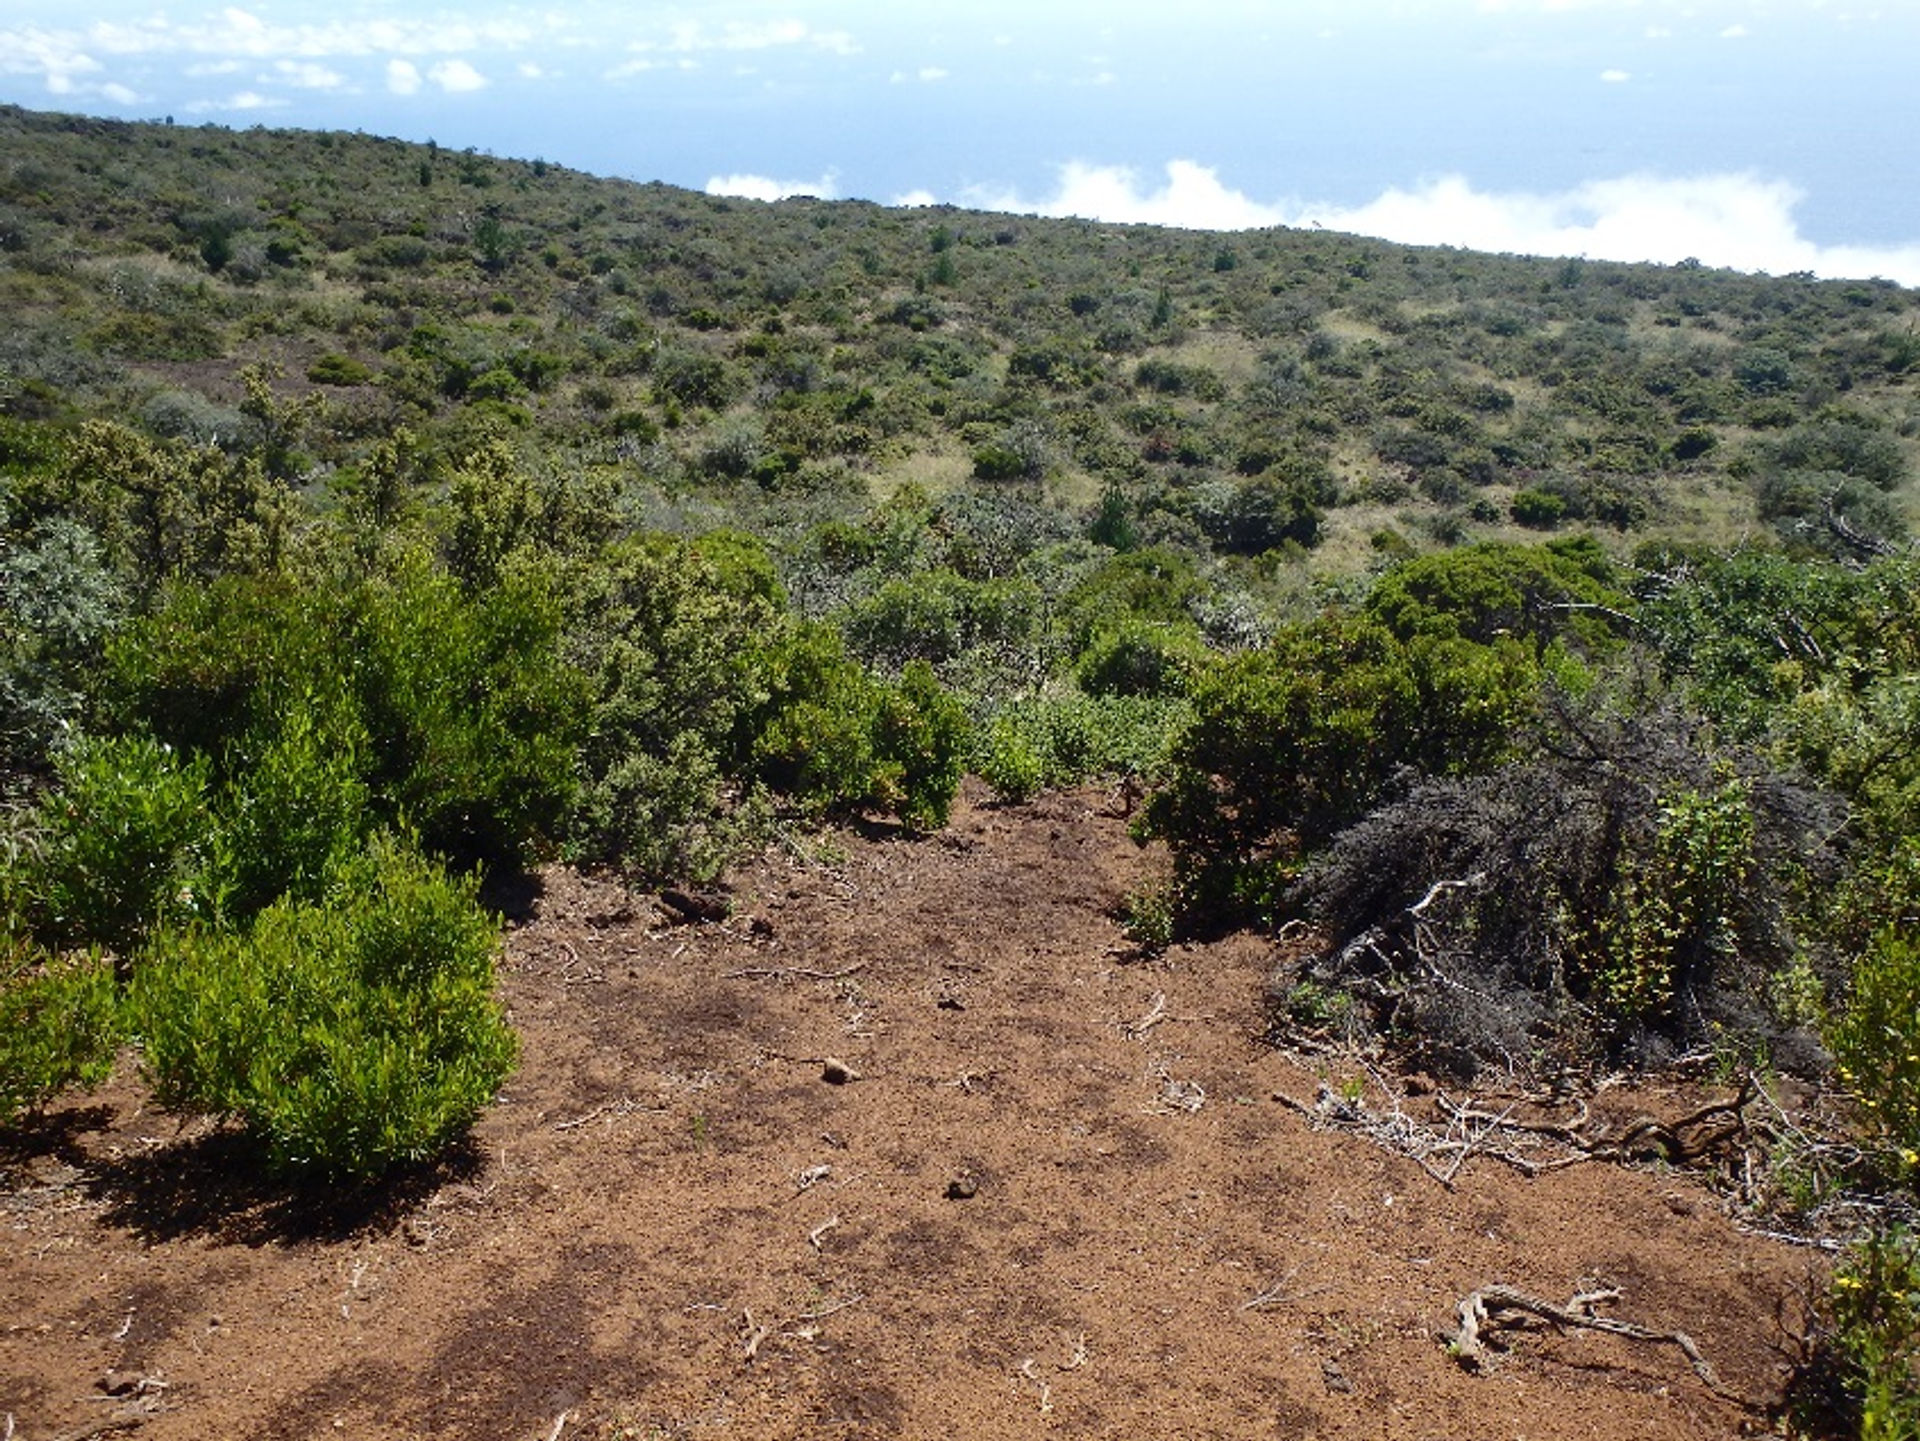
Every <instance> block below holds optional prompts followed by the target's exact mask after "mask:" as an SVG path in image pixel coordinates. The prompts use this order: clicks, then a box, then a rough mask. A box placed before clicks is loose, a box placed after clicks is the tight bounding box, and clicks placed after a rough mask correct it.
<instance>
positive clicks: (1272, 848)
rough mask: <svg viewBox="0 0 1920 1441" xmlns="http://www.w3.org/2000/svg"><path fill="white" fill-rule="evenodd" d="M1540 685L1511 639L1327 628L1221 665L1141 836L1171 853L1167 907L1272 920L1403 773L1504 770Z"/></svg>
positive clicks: (1201, 691)
mask: <svg viewBox="0 0 1920 1441" xmlns="http://www.w3.org/2000/svg"><path fill="white" fill-rule="evenodd" d="M1540 676H1541V671H1540V668H1539V665H1538V662H1537V661H1536V660H1535V659H1534V657H1533V656H1532V654H1531V652H1530V650H1529V648H1528V647H1526V646H1525V645H1523V644H1522V643H1520V642H1519V641H1517V640H1514V639H1513V638H1511V637H1502V638H1499V639H1497V640H1496V641H1494V642H1493V643H1492V644H1488V645H1480V644H1477V643H1475V642H1472V641H1468V640H1462V639H1459V638H1457V637H1445V638H1442V637H1436V636H1431V635H1425V636H1422V635H1416V636H1414V637H1413V638H1412V639H1411V640H1406V641H1402V640H1400V639H1398V638H1397V637H1396V636H1395V635H1394V634H1393V633H1392V632H1390V631H1389V630H1387V629H1386V628H1384V627H1383V626H1381V625H1379V624H1377V623H1376V622H1374V621H1372V620H1369V619H1365V618H1361V617H1352V616H1331V617H1327V618H1323V619H1321V620H1319V621H1316V622H1314V623H1312V624H1309V625H1301V626H1295V627H1292V628H1290V629H1288V630H1286V631H1283V632H1281V634H1280V635H1279V636H1278V637H1276V639H1275V642H1274V643H1273V644H1272V645H1271V646H1269V647H1268V648H1267V649H1265V650H1262V651H1256V652H1251V653H1248V654H1245V655H1238V656H1232V657H1229V658H1228V659H1227V660H1225V661H1224V662H1222V663H1221V664H1219V665H1217V666H1215V667H1214V668H1213V669H1211V670H1209V671H1208V672H1207V673H1206V674H1205V675H1203V676H1202V677H1201V678H1200V679H1199V680H1198V681H1197V682H1196V683H1195V685H1194V687H1193V693H1192V695H1193V706H1194V720H1193V723H1192V724H1191V725H1190V726H1188V727H1187V729H1186V731H1185V732H1184V733H1183V734H1182V735H1181V737H1180V739H1179V740H1178V742H1176V744H1175V746H1174V748H1173V755H1172V762H1171V766H1170V772H1171V773H1170V776H1169V779H1168V781H1167V784H1166V785H1165V786H1164V787H1163V788H1162V789H1161V790H1159V791H1157V792H1156V793H1155V794H1154V795H1153V796H1152V797H1151V798H1150V799H1149V801H1148V806H1147V811H1146V814H1145V816H1144V826H1145V829H1146V832H1147V833H1148V834H1150V835H1152V836H1157V837H1161V838H1164V839H1165V840H1166V841H1167V842H1168V844H1169V846H1170V847H1171V848H1172V850H1173V854H1174V865H1175V875H1176V883H1177V885H1178V886H1179V890H1180V899H1181V904H1182V906H1183V908H1184V909H1188V910H1189V911H1192V912H1200V913H1207V914H1208V916H1209V918H1210V919H1211V920H1214V921H1220V922H1226V921H1231V920H1236V919H1240V918H1243V917H1244V916H1246V915H1247V914H1249V913H1253V914H1262V913H1270V912H1271V911H1272V910H1273V908H1274V906H1275V905H1276V904H1277V902H1278V899H1279V895H1280V890H1281V888H1282V887H1283V886H1284V885H1285V883H1286V880H1287V878H1288V877H1289V876H1290V875H1291V873H1292V872H1293V871H1294V869H1296V868H1297V866H1298V864H1299V862H1300V860H1301V859H1302V858H1303V857H1304V856H1305V855H1306V854H1307V853H1309V852H1311V851H1313V850H1315V849H1317V848H1318V847H1320V846H1322V845H1324V844H1325V843H1326V842H1327V840H1329V839H1330V838H1331V837H1332V836H1334V835H1335V834H1337V833H1338V832H1339V831H1340V830H1341V829H1343V828H1344V827H1345V826H1347V825H1349V824H1350V823H1352V822H1353V821H1355V820H1358V819H1359V818H1360V816H1362V815H1364V814H1365V813H1366V811H1367V810H1368V809H1370V808H1371V806H1372V805H1373V804H1374V803H1375V801H1376V799H1377V798H1378V796H1379V794H1380V792H1381V789H1382V787H1384V786H1385V785H1386V783H1387V782H1388V781H1389V779H1391V778H1392V777H1394V776H1395V775H1396V774H1398V773H1400V772H1401V771H1403V770H1410V771H1413V772H1418V773H1424V774H1428V775H1465V774H1471V773H1473V772H1476V771H1480V770H1484V769H1487V768H1488V767H1490V766H1492V765H1493V764H1494V763H1496V762H1497V761H1499V760H1500V759H1502V758H1503V757H1504V756H1505V755H1506V753H1507V750H1508V747H1509V743H1510V740H1511V738H1512V735H1513V733H1514V731H1515V728H1516V727H1517V726H1518V725H1519V724H1520V722H1521V721H1522V720H1523V719H1525V718H1526V717H1527V716H1528V715H1530V714H1531V713H1532V711H1533V708H1534V703H1535V696H1536V694H1537V690H1538V686H1539V681H1540Z"/></svg>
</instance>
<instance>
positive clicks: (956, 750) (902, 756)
mask: <svg viewBox="0 0 1920 1441" xmlns="http://www.w3.org/2000/svg"><path fill="white" fill-rule="evenodd" d="M968 739H969V735H968V726H967V713H966V709H965V707H963V706H962V705H961V704H960V702H959V700H958V699H957V698H955V697H954V696H952V695H950V694H948V692H946V691H945V690H943V689H941V686H940V682H939V681H937V680H936V679H934V675H933V667H932V666H930V665H928V664H927V663H926V662H925V661H912V662H909V663H908V665H907V668H906V670H905V671H903V672H902V673H901V676H900V683H899V684H898V685H895V686H888V687H885V688H884V689H883V690H882V691H881V693H880V696H879V700H878V704H877V705H876V706H875V712H874V718H873V750H874V755H875V757H876V758H877V760H878V761H879V763H880V774H879V777H878V779H877V782H876V784H875V786H874V794H875V798H876V799H879V800H880V801H882V803H883V804H885V805H886V806H887V808H888V809H889V810H891V811H893V812H894V813H895V814H896V815H898V816H899V817H900V819H902V820H903V821H905V822H906V823H907V824H908V825H909V826H912V827H914V828H915V829H916V830H938V829H939V828H940V827H941V826H944V825H945V824H946V823H947V815H948V813H949V812H950V811H951V809H952V807H953V796H954V792H955V791H957V790H958V789H959V788H960V776H961V772H962V771H963V770H964V769H965V767H966V754H967V742H968Z"/></svg>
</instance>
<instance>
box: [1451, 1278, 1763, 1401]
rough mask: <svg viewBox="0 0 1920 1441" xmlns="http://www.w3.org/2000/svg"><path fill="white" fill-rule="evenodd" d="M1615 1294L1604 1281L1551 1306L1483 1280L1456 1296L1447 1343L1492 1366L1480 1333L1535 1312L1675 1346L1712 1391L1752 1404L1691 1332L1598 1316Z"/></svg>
mask: <svg viewBox="0 0 1920 1441" xmlns="http://www.w3.org/2000/svg"><path fill="white" fill-rule="evenodd" d="M1619 1299H1620V1292H1619V1291H1618V1290H1617V1289H1615V1288H1614V1287H1610V1286H1609V1287H1603V1288H1601V1289H1598V1290H1593V1291H1583V1292H1580V1293H1578V1294H1576V1295H1575V1296H1574V1297H1573V1298H1572V1299H1571V1300H1570V1301H1568V1302H1567V1304H1566V1305H1564V1306H1556V1305H1554V1303H1553V1302H1551V1301H1543V1300H1541V1299H1540V1298H1539V1297H1538V1296H1530V1295H1528V1294H1527V1293H1526V1292H1525V1291H1521V1290H1518V1289H1516V1288H1515V1287H1512V1286H1483V1287H1481V1288H1480V1289H1479V1290H1477V1291H1473V1292H1469V1293H1468V1294H1467V1295H1466V1296H1465V1297H1463V1298H1462V1299H1461V1301H1460V1305H1459V1307H1458V1308H1457V1309H1458V1314H1459V1317H1460V1328H1459V1330H1457V1331H1455V1332H1454V1333H1453V1335H1451V1336H1450V1337H1448V1338H1447V1344H1448V1346H1449V1348H1450V1349H1451V1350H1452V1352H1453V1354H1454V1356H1455V1358H1456V1359H1457V1360H1458V1361H1459V1362H1460V1364H1461V1365H1463V1366H1466V1367H1467V1368H1469V1369H1470V1370H1475V1371H1483V1372H1484V1371H1487V1370H1490V1369H1491V1368H1492V1365H1493V1362H1492V1359H1491V1358H1490V1357H1489V1356H1488V1354H1487V1348H1486V1345H1485V1344H1484V1342H1483V1339H1482V1338H1483V1336H1484V1335H1487V1334H1490V1333H1491V1332H1494V1331H1501V1330H1506V1329H1508V1328H1510V1327H1513V1326H1517V1325H1518V1324H1520V1320H1521V1318H1522V1317H1523V1316H1537V1317H1538V1318H1539V1319H1541V1320H1543V1321H1546V1322H1549V1323H1550V1324H1552V1325H1555V1326H1559V1327H1562V1328H1571V1329H1576V1330H1587V1331H1604V1332H1606V1333H1607V1334H1609V1335H1613V1336H1624V1337H1626V1338H1627V1339H1628V1340H1630V1341H1652V1342H1656V1343H1659V1344H1663V1345H1669V1346H1676V1347H1678V1348H1679V1350H1680V1352H1681V1354H1682V1355H1684V1356H1685V1357H1686V1358H1687V1361H1688V1364H1690V1365H1691V1366H1692V1367H1693V1370H1694V1374H1695V1375H1696V1376H1698V1377H1699V1378H1700V1379H1701V1381H1703V1382H1704V1383H1705V1384H1706V1386H1707V1389H1708V1390H1710V1391H1712V1392H1713V1393H1714V1395H1716V1396H1719V1397H1721V1398H1722V1399H1724V1400H1728V1401H1732V1402H1734V1403H1736V1404H1737V1405H1740V1406H1742V1407H1745V1408H1747V1409H1749V1410H1754V1409H1758V1408H1756V1407H1755V1406H1754V1404H1753V1403H1752V1402H1751V1401H1749V1400H1747V1399H1746V1398H1745V1397H1744V1396H1741V1395H1739V1394H1738V1393H1737V1392H1734V1391H1731V1390H1729V1389H1728V1388H1727V1387H1726V1386H1725V1385H1724V1384H1723V1383H1722V1382H1721V1380H1720V1378H1719V1376H1718V1375H1716V1374H1715V1373H1714V1369H1713V1367H1712V1366H1711V1365H1710V1364H1708V1362H1707V1358H1706V1357H1705V1356H1703V1355H1701V1354H1700V1348H1699V1347H1698V1346H1697V1345H1695V1344H1694V1340H1693V1338H1692V1337H1691V1336H1689V1335H1688V1334H1687V1333H1686V1332H1685V1331H1656V1330H1654V1329H1653V1328H1652V1327H1649V1326H1642V1325H1639V1324H1637V1323H1636V1322H1633V1321H1620V1320H1616V1319H1615V1318H1614V1317H1612V1316H1602V1315H1600V1314H1599V1313H1598V1312H1596V1311H1595V1310H1594V1307H1595V1306H1597V1305H1599V1304H1600V1303H1601V1302H1603V1301H1617V1300H1619Z"/></svg>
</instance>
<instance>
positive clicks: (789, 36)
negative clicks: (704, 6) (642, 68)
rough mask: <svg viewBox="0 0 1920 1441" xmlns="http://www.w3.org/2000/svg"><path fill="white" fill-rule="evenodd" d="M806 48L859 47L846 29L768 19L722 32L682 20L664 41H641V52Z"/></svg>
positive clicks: (854, 50) (734, 24)
mask: <svg viewBox="0 0 1920 1441" xmlns="http://www.w3.org/2000/svg"><path fill="white" fill-rule="evenodd" d="M795 45H799V46H806V47H808V48H810V49H814V50H826V51H829V52H831V53H832V54H835V55H858V54H859V53H860V47H859V45H858V44H856V43H855V41H854V38H853V37H852V36H851V35H849V34H848V33H847V32H846V31H844V30H815V29H814V28H813V27H812V26H811V25H809V24H807V22H806V21H804V20H767V21H761V22H756V23H752V24H749V23H746V22H744V21H739V20H733V21H729V22H728V23H727V24H726V25H724V26H722V27H721V28H720V29H719V30H717V31H715V30H710V29H708V28H707V27H706V26H705V25H702V24H701V23H700V22H699V21H697V20H683V21H680V22H679V23H677V24H675V25H674V26H672V27H671V28H670V29H669V30H668V32H667V39H666V40H665V41H664V42H661V41H652V40H642V41H639V42H637V43H636V44H635V45H634V46H633V48H634V49H635V50H638V51H642V52H644V51H648V50H670V51H675V52H678V53H694V52H699V51H705V50H773V49H778V48H781V47H787V46H795Z"/></svg>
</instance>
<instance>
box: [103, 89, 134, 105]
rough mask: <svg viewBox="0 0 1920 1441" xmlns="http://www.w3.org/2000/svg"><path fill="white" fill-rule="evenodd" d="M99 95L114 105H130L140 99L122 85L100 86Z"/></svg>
mask: <svg viewBox="0 0 1920 1441" xmlns="http://www.w3.org/2000/svg"><path fill="white" fill-rule="evenodd" d="M100 94H101V95H102V96H103V97H105V98H106V99H108V100H111V101H112V102H113V103H114V104H115V105H131V104H133V103H134V101H136V100H138V99H139V98H140V97H139V96H138V95H137V94H135V93H134V92H133V91H131V90H129V89H128V88H127V87H126V86H124V85H114V84H108V85H102V86H101V87H100Z"/></svg>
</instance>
